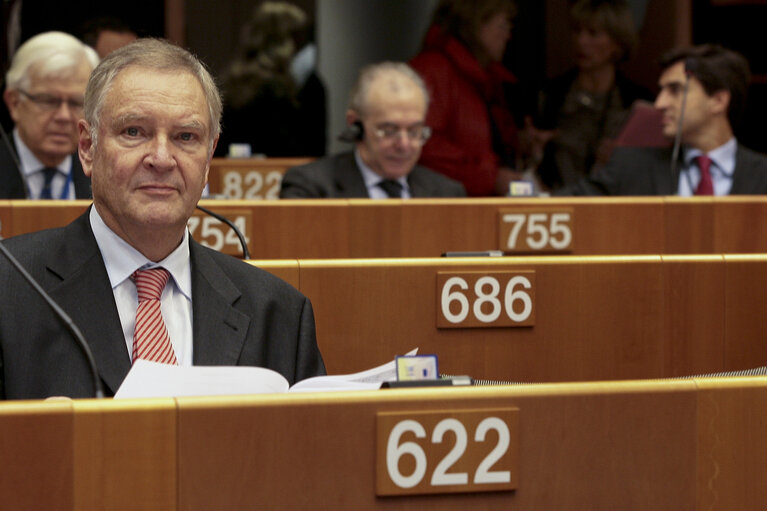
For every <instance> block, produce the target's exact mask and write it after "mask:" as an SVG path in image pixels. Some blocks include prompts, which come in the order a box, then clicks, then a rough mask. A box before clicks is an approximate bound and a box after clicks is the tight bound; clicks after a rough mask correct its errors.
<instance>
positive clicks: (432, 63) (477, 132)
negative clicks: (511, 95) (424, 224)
mask: <svg viewBox="0 0 767 511" xmlns="http://www.w3.org/2000/svg"><path fill="white" fill-rule="evenodd" d="M515 12H516V8H515V4H514V3H513V1H512V0H442V1H441V2H440V3H439V4H438V5H437V8H436V10H435V13H434V19H433V22H432V25H431V27H430V28H429V30H428V32H427V34H426V37H425V39H424V43H423V49H422V50H421V52H420V53H419V54H418V55H416V56H415V57H414V58H413V59H412V61H411V62H410V64H411V66H412V67H413V68H414V69H415V70H416V71H417V72H418V73H419V74H420V75H421V76H422V77H423V79H424V81H425V82H426V85H427V87H428V89H429V93H430V95H431V98H432V103H431V105H430V106H429V112H428V114H427V117H426V123H427V125H429V126H430V127H431V128H432V136H431V139H430V140H429V141H428V142H427V143H426V145H424V147H423V151H422V154H421V159H420V163H421V164H422V165H424V166H427V167H429V168H431V169H434V170H436V171H438V172H441V173H443V174H445V175H447V176H449V177H451V178H453V179H455V180H457V181H460V182H462V183H463V185H464V187H465V188H466V191H467V192H468V194H469V195H470V196H490V195H506V194H507V193H508V190H509V183H510V182H511V181H512V180H513V179H516V178H518V177H519V174H518V173H517V172H516V171H515V170H514V167H515V161H514V160H515V154H516V150H517V127H516V125H515V123H514V119H513V117H512V114H511V111H510V109H509V108H508V106H507V104H506V101H505V98H504V94H503V84H504V82H514V81H515V80H516V79H515V77H514V75H512V74H511V73H510V72H509V71H508V70H507V69H506V68H504V67H503V66H502V65H501V63H500V62H501V60H502V58H503V54H504V51H505V50H506V44H507V43H508V41H509V39H510V38H511V27H512V18H513V16H514V14H515Z"/></svg>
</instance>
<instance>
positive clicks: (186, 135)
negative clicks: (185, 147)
mask: <svg viewBox="0 0 767 511" xmlns="http://www.w3.org/2000/svg"><path fill="white" fill-rule="evenodd" d="M179 138H180V139H181V140H183V141H184V142H189V141H190V140H194V134H193V133H182V134H181V135H179Z"/></svg>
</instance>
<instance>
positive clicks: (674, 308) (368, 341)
mask: <svg viewBox="0 0 767 511" xmlns="http://www.w3.org/2000/svg"><path fill="white" fill-rule="evenodd" d="M252 264H254V265H256V266H259V267H261V268H263V269H265V270H267V271H270V272H272V273H274V274H276V275H277V276H279V277H281V278H282V279H284V280H286V281H288V282H290V283H291V284H293V285H294V286H295V287H296V288H298V289H299V290H301V292H303V293H304V294H305V295H306V296H308V297H309V298H310V299H311V301H312V304H313V306H314V312H315V321H316V325H317V338H318V342H319V345H320V349H321V351H322V353H323V356H324V358H325V362H326V365H327V368H328V372H329V373H331V374H339V373H341V374H343V373H352V372H357V371H361V370H364V369H368V368H370V367H374V366H377V365H379V364H382V363H384V362H386V361H389V360H392V359H393V357H394V356H395V355H397V354H404V353H406V352H408V351H410V350H411V349H413V348H416V347H418V348H419V352H420V353H433V354H437V355H438V358H439V369H440V372H441V373H444V374H451V375H464V374H466V375H469V376H472V377H474V378H478V379H486V380H501V381H516V382H551V381H560V382H561V381H593V380H616V379H640V378H663V377H676V376H685V375H696V374H708V373H714V372H721V371H734V370H742V369H748V368H754V367H759V366H763V365H767V342H765V339H767V322H765V321H764V310H765V304H767V255H749V254H740V255H738V254H734V255H696V256H690V255H678V256H661V255H656V256H560V257H534V256H526V257H498V258H493V257H473V258H423V259H370V260H360V259H346V260H321V259H316V260H302V259H298V260H295V259H294V260H281V261H276V260H264V261H252Z"/></svg>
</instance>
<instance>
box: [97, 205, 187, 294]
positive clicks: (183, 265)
mask: <svg viewBox="0 0 767 511" xmlns="http://www.w3.org/2000/svg"><path fill="white" fill-rule="evenodd" d="M90 222H91V229H92V230H93V235H94V236H95V238H96V243H97V244H98V246H99V250H100V251H101V256H102V257H103V258H104V265H105V266H106V269H107V274H108V275H109V283H110V284H111V286H112V289H114V288H115V287H117V286H118V285H119V284H121V283H122V282H123V281H125V279H127V278H129V277H130V276H131V274H133V272H134V271H136V270H138V269H140V268H154V267H157V266H162V267H163V268H165V269H166V270H168V272H170V274H171V276H172V277H173V280H174V281H175V282H176V286H177V287H178V289H179V290H180V291H181V292H182V293H183V294H184V295H185V296H186V297H187V298H188V299H189V300H191V299H192V269H191V262H190V259H189V231H188V230H186V229H184V239H183V240H182V241H181V244H180V245H179V246H178V247H176V249H175V250H174V251H173V252H171V253H170V255H168V257H166V258H165V259H163V260H162V261H160V262H159V263H155V262H153V261H150V260H149V259H147V258H146V256H144V254H142V253H141V252H139V251H138V250H136V249H135V248H133V247H132V246H131V245H130V244H128V242H127V241H125V240H124V239H122V238H121V237H120V236H118V235H117V234H115V232H114V231H113V230H112V229H110V228H109V227H108V226H107V224H106V223H104V220H103V219H102V218H101V216H100V215H99V213H98V211H96V207H95V206H92V207H91V211H90Z"/></svg>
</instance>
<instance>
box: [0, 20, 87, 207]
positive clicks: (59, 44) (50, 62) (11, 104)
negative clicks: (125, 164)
mask: <svg viewBox="0 0 767 511" xmlns="http://www.w3.org/2000/svg"><path fill="white" fill-rule="evenodd" d="M96 64H98V56H97V55H96V52H95V51H94V50H92V49H91V48H89V47H88V46H86V45H85V44H83V43H82V42H80V41H79V40H78V39H76V38H75V37H72V36H71V35H69V34H65V33H63V32H45V33H42V34H39V35H37V36H35V37H33V38H31V39H29V40H28V41H27V42H25V43H24V44H23V45H21V46H20V47H19V49H18V51H17V52H16V54H15V55H14V57H13V60H12V62H11V67H10V68H9V69H8V73H7V74H6V88H5V91H4V93H3V100H4V101H5V104H6V106H7V107H8V112H9V113H10V116H11V119H13V123H14V129H13V132H12V133H11V134H10V135H9V136H4V137H3V140H2V143H0V199H24V198H29V199H75V198H77V199H86V198H90V197H91V186H90V180H89V179H88V178H87V177H86V176H85V174H84V173H83V170H82V167H81V165H80V160H79V159H78V157H77V154H76V149H77V140H78V135H77V122H78V121H79V120H80V119H81V118H82V116H83V95H84V94H85V86H86V84H87V83H88V77H89V76H90V74H91V71H92V70H93V68H94V67H95V66H96ZM3 135H5V134H3Z"/></svg>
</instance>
